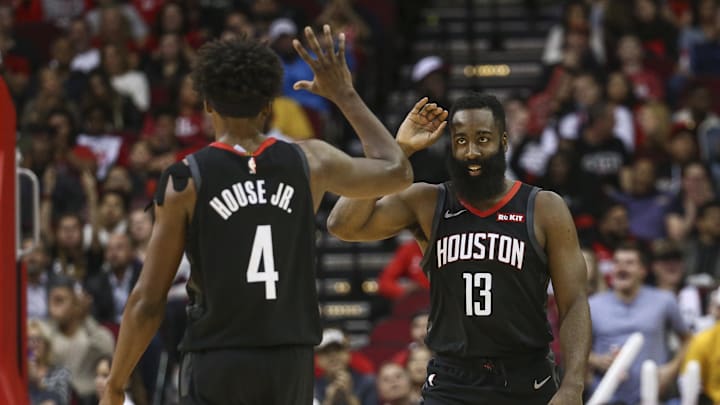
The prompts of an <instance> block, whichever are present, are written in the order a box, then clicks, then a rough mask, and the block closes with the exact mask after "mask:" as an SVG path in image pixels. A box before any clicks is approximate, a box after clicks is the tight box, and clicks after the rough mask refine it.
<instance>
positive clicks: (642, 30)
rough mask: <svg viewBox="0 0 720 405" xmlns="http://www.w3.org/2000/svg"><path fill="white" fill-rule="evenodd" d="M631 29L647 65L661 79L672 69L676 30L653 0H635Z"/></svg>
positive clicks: (675, 48)
mask: <svg viewBox="0 0 720 405" xmlns="http://www.w3.org/2000/svg"><path fill="white" fill-rule="evenodd" d="M634 5H635V9H634V13H633V14H634V15H633V16H634V22H633V27H632V28H633V30H634V31H635V32H636V33H637V37H638V39H639V40H640V42H641V43H642V47H643V49H644V50H645V53H646V54H647V62H648V67H650V68H652V69H653V70H654V71H655V72H656V73H657V74H658V76H660V77H661V79H665V78H667V77H668V76H669V75H670V74H671V73H672V71H673V69H674V66H675V61H676V60H677V56H678V49H677V40H678V32H677V29H676V28H675V26H674V25H673V24H672V23H671V22H670V21H668V19H667V18H666V16H665V15H664V14H663V13H662V12H661V9H660V4H659V2H656V1H655V0H635V4H634Z"/></svg>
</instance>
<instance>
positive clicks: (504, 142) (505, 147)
mask: <svg viewBox="0 0 720 405" xmlns="http://www.w3.org/2000/svg"><path fill="white" fill-rule="evenodd" d="M502 148H503V152H507V150H508V134H507V131H505V132H503V135H502Z"/></svg>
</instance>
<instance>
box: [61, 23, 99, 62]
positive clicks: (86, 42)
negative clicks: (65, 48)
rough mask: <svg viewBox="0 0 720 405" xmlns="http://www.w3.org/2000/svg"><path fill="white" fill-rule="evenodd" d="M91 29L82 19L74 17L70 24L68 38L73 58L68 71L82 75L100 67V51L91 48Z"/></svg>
mask: <svg viewBox="0 0 720 405" xmlns="http://www.w3.org/2000/svg"><path fill="white" fill-rule="evenodd" d="M90 31H91V29H90V25H88V22H87V21H86V20H85V18H83V17H76V18H73V20H72V21H71V22H70V28H68V36H69V38H70V43H71V44H72V45H73V48H74V56H73V59H72V61H71V62H70V69H71V70H73V71H78V72H82V73H86V74H87V73H90V72H91V71H92V70H94V69H95V68H97V67H98V66H100V51H99V50H98V49H97V48H94V47H92V45H91V44H90V40H91V36H92V35H91V32H90Z"/></svg>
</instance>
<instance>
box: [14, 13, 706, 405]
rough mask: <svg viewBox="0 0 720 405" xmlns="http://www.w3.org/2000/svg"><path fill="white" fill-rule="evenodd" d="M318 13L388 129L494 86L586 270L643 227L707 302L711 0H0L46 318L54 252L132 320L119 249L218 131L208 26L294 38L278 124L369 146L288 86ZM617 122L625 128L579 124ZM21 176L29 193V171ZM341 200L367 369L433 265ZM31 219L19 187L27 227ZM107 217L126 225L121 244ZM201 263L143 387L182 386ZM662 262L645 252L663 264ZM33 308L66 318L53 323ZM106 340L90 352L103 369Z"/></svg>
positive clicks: (333, 270)
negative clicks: (195, 76) (197, 84)
mask: <svg viewBox="0 0 720 405" xmlns="http://www.w3.org/2000/svg"><path fill="white" fill-rule="evenodd" d="M322 23H330V24H332V26H333V28H334V29H335V30H336V31H338V30H343V31H345V32H346V33H347V36H348V43H349V52H348V58H349V65H350V67H351V69H352V71H353V75H354V78H355V84H356V88H357V89H358V91H359V93H360V94H361V95H362V97H363V99H364V100H365V101H366V102H367V103H368V104H369V105H370V107H371V108H372V110H373V111H374V112H375V113H376V114H377V115H378V116H379V117H380V118H381V119H382V120H383V122H385V124H386V125H387V126H388V127H389V128H390V129H391V130H395V129H396V128H397V126H398V125H399V123H400V122H401V121H402V119H403V117H404V116H405V114H406V113H407V111H409V109H410V107H411V106H412V104H414V102H415V101H416V100H417V99H418V98H419V97H421V96H425V95H427V96H429V97H430V98H431V100H432V101H436V102H438V103H440V104H441V105H443V106H445V107H447V108H449V106H450V104H451V102H452V101H453V100H454V99H456V98H457V97H458V96H459V95H461V94H463V93H465V92H467V91H469V90H479V91H487V92H491V93H493V94H495V95H497V96H498V97H499V98H501V100H503V101H504V103H505V106H506V110H507V116H508V132H509V136H510V144H511V148H510V152H509V154H508V161H509V163H510V164H509V171H508V175H510V176H511V177H515V178H519V179H521V180H524V181H527V182H530V183H533V184H537V185H540V186H543V187H546V188H548V189H551V190H554V191H556V192H558V193H560V194H561V195H563V197H565V198H566V200H567V202H568V204H569V206H570V208H571V211H572V212H573V214H574V216H575V219H576V225H577V226H578V230H579V232H580V235H581V240H582V242H583V247H584V248H585V252H586V253H587V258H588V261H589V263H590V264H591V267H592V268H594V269H595V274H599V276H597V277H593V278H591V280H592V285H590V286H589V288H590V289H591V291H596V290H599V289H602V288H604V287H603V286H604V285H605V284H611V283H612V280H611V279H610V277H609V273H610V271H611V269H612V266H613V264H612V250H613V248H614V247H615V246H617V245H618V244H619V243H620V242H621V241H623V240H627V239H632V240H636V241H639V242H640V243H642V244H643V245H644V246H646V247H647V251H648V253H649V254H651V255H654V257H656V258H664V257H674V255H675V256H678V257H680V258H681V259H682V260H683V268H682V271H683V275H682V277H680V281H679V282H678V285H677V286H676V287H672V288H675V289H676V290H677V291H680V289H681V287H684V286H686V285H690V286H692V287H693V288H695V290H696V294H697V296H698V297H699V300H700V302H701V305H700V310H699V312H698V311H695V312H692V311H690V312H692V313H690V312H688V319H687V320H688V322H690V323H693V324H695V323H697V324H698V325H700V324H702V322H703V321H704V322H707V320H708V317H710V318H711V317H712V315H711V314H710V313H709V310H710V307H711V306H712V305H708V299H709V296H710V294H709V292H710V291H711V290H712V289H713V288H714V287H715V286H717V282H718V278H717V277H718V274H720V273H718V272H717V270H716V269H717V268H718V266H720V265H719V264H718V262H719V261H720V259H719V258H718V255H717V254H715V255H712V254H710V255H709V257H706V256H708V255H704V256H702V260H700V261H698V260H697V259H698V257H697V254H696V253H697V252H698V251H700V250H698V249H699V248H698V244H700V245H702V246H705V245H707V246H708V247H707V251H710V252H711V251H713V249H714V251H716V252H717V250H718V240H719V239H718V232H719V231H717V230H715V231H713V230H712V229H709V230H708V229H707V228H708V226H707V225H706V226H705V228H703V229H698V222H701V221H698V220H697V218H698V208H700V207H701V206H703V205H707V203H709V202H712V201H715V206H717V189H718V188H717V187H718V183H719V182H720V163H718V162H719V161H720V159H719V157H720V119H719V118H718V116H717V115H716V114H717V113H718V112H720V102H719V101H718V98H717V97H716V96H715V94H717V90H718V89H720V76H718V73H720V64H718V63H717V61H718V60H720V42H719V40H720V13H718V5H717V4H716V2H714V1H700V0H697V1H689V0H663V1H652V0H634V1H625V0H595V1H591V0H588V1H584V2H561V1H552V0H420V1H410V0H405V1H402V0H398V1H383V0H326V1H321V0H285V1H281V0H256V1H252V0H235V1H232V0H187V1H182V2H174V1H163V0H131V1H128V2H122V1H113V0H97V1H95V0H23V1H20V0H17V1H10V2H2V3H0V52H1V54H2V65H0V66H1V69H2V70H1V71H2V75H3V78H4V80H5V82H6V83H7V86H8V89H9V91H10V94H11V96H12V99H13V101H14V103H15V107H16V109H17V145H18V149H19V151H20V152H21V155H22V161H21V166H22V167H25V168H28V169H30V170H32V171H33V172H34V173H35V175H36V176H37V177H38V178H39V179H40V185H41V196H42V203H41V215H40V218H39V219H38V220H39V224H40V226H41V235H42V240H43V243H42V245H41V248H39V249H35V250H34V251H33V253H31V254H30V255H27V256H25V257H24V259H23V261H22V266H23V268H24V270H23V271H28V270H35V272H34V273H33V276H31V277H30V285H29V287H28V290H27V295H28V311H29V315H30V318H33V319H36V318H39V319H41V320H43V321H45V320H48V318H49V317H50V314H49V313H48V311H47V306H48V305H49V302H48V300H47V299H46V300H45V301H43V299H42V298H39V297H42V296H43V294H47V287H48V284H47V278H48V275H52V274H58V273H61V274H64V275H66V276H69V277H71V278H72V279H74V280H75V281H76V282H77V286H78V287H77V288H78V292H77V293H78V296H79V297H82V298H79V299H78V303H77V305H78V308H82V310H79V311H78V312H80V313H82V312H83V311H85V312H84V314H86V315H87V316H89V317H91V318H93V319H94V320H95V321H97V323H98V324H99V325H100V326H99V327H101V328H106V329H107V330H108V331H110V332H111V333H112V334H116V333H117V322H118V319H119V318H118V317H119V314H120V310H119V309H118V308H117V306H118V305H117V302H122V297H123V293H122V292H120V293H119V296H117V295H118V291H122V289H123V286H120V287H116V286H115V284H112V283H111V282H110V281H109V280H110V279H109V278H108V274H109V273H110V272H111V270H112V268H113V263H115V262H119V263H121V264H122V265H123V266H124V267H125V268H128V269H130V270H129V272H127V273H126V274H133V277H136V272H137V271H139V268H140V263H141V262H142V259H143V255H144V244H145V243H146V242H147V236H148V231H149V224H150V222H149V221H150V218H149V216H148V215H147V214H144V213H143V211H142V210H143V208H144V207H145V206H146V205H147V203H148V202H149V201H150V198H151V196H152V193H153V191H154V187H155V184H156V181H157V178H158V176H159V174H160V172H161V171H162V169H164V168H165V167H167V166H168V165H169V164H171V163H172V162H174V161H176V160H178V159H181V158H182V157H183V156H185V155H186V154H188V153H191V152H192V151H194V150H197V149H198V148H200V147H202V146H203V145H205V144H207V143H208V142H209V141H210V140H211V139H213V133H212V128H211V127H210V125H209V122H208V120H207V119H206V117H205V116H204V113H203V112H202V108H201V105H200V103H199V101H200V100H199V98H198V97H197V94H195V93H194V91H193V90H192V83H191V81H190V80H189V79H188V77H187V74H188V72H189V70H190V68H191V65H192V60H193V58H194V57H195V51H196V50H197V48H198V47H199V46H200V45H201V44H202V43H203V42H205V41H207V40H209V39H212V38H217V37H222V38H230V37H235V36H241V35H249V36H252V37H256V38H262V39H264V40H266V41H268V43H269V44H270V46H272V47H273V48H274V49H275V50H276V51H277V52H278V54H279V55H280V56H281V57H282V59H283V63H284V65H285V69H286V77H285V86H284V93H283V94H282V97H281V98H280V99H279V100H278V101H277V102H276V103H275V105H274V112H273V119H272V121H271V122H270V123H268V128H267V131H268V133H270V134H272V135H273V136H278V137H281V138H285V139H287V138H289V139H296V140H299V139H307V138H311V137H315V138H321V139H325V140H327V141H328V142H331V143H333V144H335V145H337V146H338V147H340V148H342V149H343V150H345V151H347V152H349V153H351V154H354V155H359V154H360V153H361V146H360V144H359V142H358V141H357V138H356V137H355V136H354V135H353V134H352V131H351V129H350V128H349V127H348V125H347V124H346V122H345V121H344V120H343V119H342V116H341V115H340V114H339V113H338V111H337V110H336V109H334V108H333V106H331V105H329V104H328V103H327V102H326V101H324V100H322V99H319V98H317V97H314V96H312V95H309V94H308V93H300V92H295V91H293V90H292V89H291V85H292V83H293V82H294V81H296V80H301V79H309V78H310V77H311V72H310V70H309V68H308V67H307V66H306V65H305V64H304V62H302V61H301V60H300V59H299V58H297V57H296V56H295V55H294V51H293V50H292V49H291V46H290V39H291V38H293V37H296V36H297V32H298V27H300V30H301V28H302V27H304V26H305V25H313V26H318V25H319V24H322ZM608 122H611V123H612V124H613V125H610V126H608V125H607V123H608ZM603 123H605V124H606V125H604V126H603V125H602V124H603ZM603 132H605V133H607V134H608V136H609V137H610V138H612V140H613V141H610V140H608V141H607V142H605V141H602V142H600V144H602V145H601V146H597V145H598V142H597V141H587V140H586V138H587V139H590V138H592V137H593V136H599V137H602V136H603V135H602V133H603ZM598 134H600V135H598ZM603 142H605V143H603ZM446 148H447V142H446V141H441V142H440V143H439V144H438V145H436V146H434V147H433V148H431V149H430V150H428V151H424V152H422V153H418V154H417V155H416V156H414V157H413V159H412V162H413V167H414V169H415V175H416V180H418V181H429V182H440V181H444V180H445V179H446V178H447V173H446V171H445V169H444V159H445V150H446ZM598 156H600V157H598ZM608 156H609V158H608ZM603 157H604V158H606V159H605V160H603ZM685 168H687V169H685ZM20 188H21V206H23V207H27V206H29V204H30V201H31V199H30V194H31V187H30V183H28V182H25V181H21V182H20ZM333 202H334V199H333V197H332V196H328V197H327V198H326V201H325V202H324V203H323V205H322V207H321V210H320V212H319V214H318V217H317V218H318V231H317V234H316V238H317V245H318V261H317V274H318V289H319V292H320V300H321V312H322V315H323V319H324V321H325V323H326V325H327V326H329V327H337V328H340V329H342V330H343V331H344V333H345V334H346V335H347V337H348V339H349V345H350V347H351V348H352V349H353V350H354V351H355V352H358V353H360V354H357V355H354V356H353V357H352V361H351V364H352V366H353V367H357V368H358V369H359V370H360V371H363V372H369V373H370V374H372V373H375V372H377V370H378V367H379V366H381V364H383V362H385V361H387V360H390V359H392V358H396V355H397V354H398V353H399V352H400V353H402V352H404V351H406V349H407V347H408V344H410V343H411V340H412V338H411V319H412V318H413V316H414V315H416V313H417V312H418V311H422V310H423V309H424V308H426V306H427V291H426V290H425V288H426V285H427V284H426V280H424V279H423V278H422V276H421V275H419V274H418V272H417V270H418V268H417V262H418V254H419V253H418V250H417V249H416V248H415V247H414V246H413V244H412V242H411V243H408V241H410V240H411V237H410V235H401V236H399V237H398V238H395V239H390V240H386V241H380V242H376V243H345V242H341V241H339V240H337V239H335V238H333V237H332V236H330V235H329V234H328V233H327V231H326V230H325V226H324V223H325V218H326V215H327V213H328V212H329V209H330V208H331V207H332V204H333ZM711 205H712V204H711ZM710 210H712V208H710ZM715 211H717V208H716V209H715ZM710 216H712V215H710ZM716 216H717V215H716ZM34 221H35V219H34V218H32V215H30V210H27V209H23V210H22V218H21V228H22V230H23V233H24V235H25V236H29V235H30V233H31V230H32V227H33V224H34ZM709 221H710V225H709V227H710V228H713V227H714V226H720V224H718V223H717V222H715V223H714V225H713V223H712V220H709ZM700 226H701V227H702V226H703V225H702V224H700ZM703 232H705V233H706V234H710V238H709V239H708V238H704V237H702V236H703ZM113 233H128V234H129V240H128V241H125V240H121V241H119V242H118V241H117V240H116V243H115V244H119V245H121V246H119V247H117V246H116V247H115V248H113V249H107V245H108V240H109V239H111V238H110V235H112V234H113ZM713 235H714V236H713ZM713 238H714V239H713ZM708 240H710V242H707V241H708ZM124 242H129V244H128V246H129V249H131V255H130V257H129V258H125V256H123V252H124V251H123V249H125V244H124ZM24 243H28V242H27V241H26V242H24ZM703 244H704V245H703ZM693 249H695V250H693ZM109 250H113V251H115V252H116V253H115V256H114V257H110V256H112V254H110V253H108V251H109ZM117 252H119V253H117ZM29 268H30V269H29ZM383 273H384V274H383ZM186 276H187V264H184V266H183V267H182V269H181V271H180V273H179V275H178V279H177V280H176V286H175V287H174V288H173V290H172V293H171V294H172V296H171V297H172V298H171V300H170V302H169V304H168V317H167V320H166V322H165V324H164V325H163V329H162V332H161V333H160V334H159V335H158V337H157V339H156V341H155V345H154V349H153V351H152V353H151V355H148V359H147V361H146V363H145V364H143V365H142V366H141V368H142V370H140V374H142V375H141V377H140V379H141V380H142V383H143V385H144V388H145V389H146V391H147V400H148V401H150V403H152V402H153V400H155V401H161V402H164V403H172V401H173V398H174V395H175V392H174V391H173V382H172V380H173V376H174V375H175V372H176V364H175V363H176V360H177V353H175V351H174V349H173V348H174V346H175V344H176V342H177V339H178V336H179V333H181V330H182V327H183V309H182V306H183V300H184V298H185V296H184V293H183V282H184V281H185V278H184V277H186ZM133 277H130V279H129V280H126V281H127V282H128V283H130V284H132V281H133V280H132V278H133ZM656 278H657V277H653V274H652V272H651V276H650V277H649V280H648V283H656V284H657V283H658V280H656ZM109 283H110V284H109ZM126 287H127V285H125V288H126ZM108 288H109V289H108ZM677 291H676V292H677ZM109 296H113V299H112V300H110V301H108V299H107V298H108V297H109ZM125 296H126V294H125ZM679 297H680V295H679ZM679 299H680V298H679ZM551 300H552V297H551ZM682 304H683V303H682V302H681V305H682ZM43 305H45V308H43ZM550 307H551V308H552V305H551V306H550ZM78 316H85V315H78ZM553 316H554V317H555V319H552V317H553ZM556 323H557V319H556V315H553V314H552V311H551V324H554V325H556ZM698 328H700V326H698ZM31 329H32V330H36V329H37V330H40V332H38V333H40V335H45V336H50V337H51V338H52V336H53V331H52V328H51V327H48V326H47V325H45V324H44V323H39V324H33V327H32V328H31ZM328 336H330V338H332V334H330V335H328ZM50 340H52V339H50ZM331 340H332V339H331ZM51 343H52V342H51ZM555 349H557V345H555ZM558 354H559V355H561V353H558ZM97 360H98V359H97V358H94V359H91V360H87V361H88V362H89V363H93V364H92V365H91V366H89V365H85V366H88V367H90V368H92V369H93V370H94V366H95V364H94V363H96V362H97ZM400 362H401V363H403V362H404V360H402V359H401V360H400ZM403 366H404V364H403ZM318 373H319V375H320V373H321V372H320V371H318ZM72 386H73V388H72V391H76V389H75V386H74V385H72ZM79 396H82V395H77V393H76V392H75V393H74V394H73V401H75V402H74V403H80V402H79V400H78V397H79ZM39 401H40V400H38V402H37V403H40V402H39ZM60 403H63V402H60ZM89 403H92V400H90V402H89ZM136 403H147V402H143V401H142V400H138V401H136ZM156 403H158V402H156Z"/></svg>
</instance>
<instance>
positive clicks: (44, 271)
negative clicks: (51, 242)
mask: <svg viewBox="0 0 720 405" xmlns="http://www.w3.org/2000/svg"><path fill="white" fill-rule="evenodd" d="M22 247H23V249H30V248H32V249H30V251H29V252H28V253H26V254H25V255H24V256H23V257H22V263H23V265H24V266H25V270H26V271H27V289H26V292H25V294H26V297H27V317H28V319H41V320H45V319H47V315H48V314H47V311H48V284H49V281H50V276H51V273H50V256H49V255H48V252H47V249H46V248H45V245H44V244H43V242H42V239H41V240H39V241H38V243H37V244H36V243H35V241H33V240H32V239H29V238H28V239H25V240H23V243H22Z"/></svg>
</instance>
